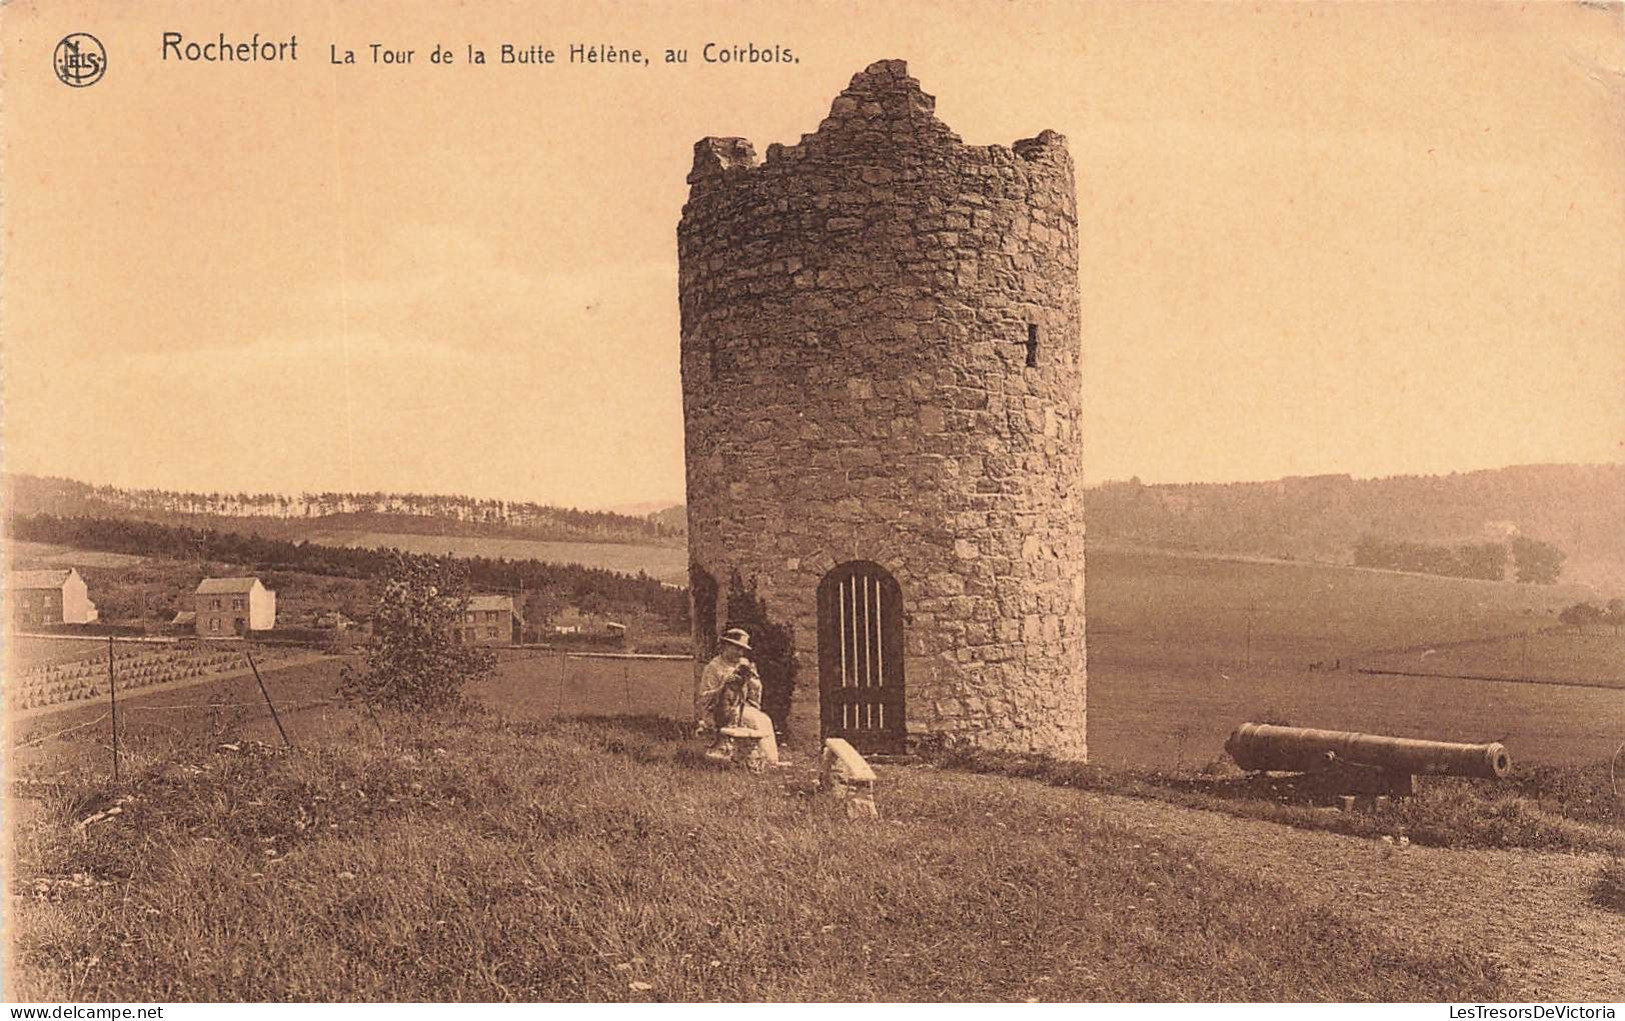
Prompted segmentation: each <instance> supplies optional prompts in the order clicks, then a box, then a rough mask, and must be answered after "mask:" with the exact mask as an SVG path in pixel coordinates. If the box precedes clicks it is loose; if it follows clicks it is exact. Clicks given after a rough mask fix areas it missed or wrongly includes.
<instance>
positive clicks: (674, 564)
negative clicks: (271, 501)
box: [308, 529, 688, 585]
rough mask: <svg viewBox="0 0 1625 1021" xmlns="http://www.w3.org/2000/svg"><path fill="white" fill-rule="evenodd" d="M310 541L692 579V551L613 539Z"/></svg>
mask: <svg viewBox="0 0 1625 1021" xmlns="http://www.w3.org/2000/svg"><path fill="white" fill-rule="evenodd" d="M308 539H309V541H311V542H314V543H320V544H322V545H325V546H349V547H353V548H357V549H369V548H375V547H380V546H389V547H394V548H395V549H399V550H404V551H406V552H408V553H435V554H447V553H449V554H452V555H454V556H460V557H493V558H494V557H506V558H508V559H510V560H541V561H544V562H547V563H553V564H579V565H580V566H582V567H596V568H601V569H603V570H606V571H619V572H620V573H622V574H637V573H638V572H640V571H641V572H643V573H644V574H647V575H648V576H649V577H651V578H654V579H656V580H658V581H663V582H667V583H669V584H672V585H687V584H688V551H687V550H686V549H685V548H683V547H682V546H644V545H633V544H630V543H611V542H544V541H542V540H538V539H506V538H500V537H494V536H483V535H425V534H419V533H412V532H351V531H344V530H336V529H322V530H313V531H311V532H310V534H309V536H308Z"/></svg>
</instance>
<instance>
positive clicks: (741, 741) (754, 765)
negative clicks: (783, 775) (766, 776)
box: [716, 727, 769, 773]
mask: <svg viewBox="0 0 1625 1021" xmlns="http://www.w3.org/2000/svg"><path fill="white" fill-rule="evenodd" d="M721 733H722V736H723V737H725V738H727V739H728V741H729V743H730V744H731V745H732V753H731V754H730V755H726V756H724V755H718V756H716V757H717V758H728V759H729V760H730V761H733V762H737V763H740V764H742V765H743V766H744V767H745V768H746V769H748V770H750V771H751V772H752V773H760V772H761V771H762V770H764V769H766V768H767V754H766V753H765V752H763V751H762V739H763V738H765V737H768V736H769V735H767V734H764V733H763V732H761V731H759V730H753V729H751V728H750V727H723V728H722V729H721Z"/></svg>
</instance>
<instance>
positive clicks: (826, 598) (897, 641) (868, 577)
mask: <svg viewBox="0 0 1625 1021" xmlns="http://www.w3.org/2000/svg"><path fill="white" fill-rule="evenodd" d="M818 691H819V714H820V719H821V721H822V731H823V735H822V736H824V737H840V738H845V739H846V740H847V741H849V742H851V744H852V747H854V748H856V749H857V750H858V751H860V752H901V751H902V750H903V735H904V729H903V722H904V715H903V711H904V702H903V693H904V687H903V590H902V588H901V587H900V586H899V585H898V584H897V581H896V580H895V579H893V578H892V576H891V575H890V574H888V573H887V572H886V569H885V568H883V567H881V566H880V565H879V564H875V563H871V562H869V561H867V560H854V561H850V562H848V563H845V564H841V565H840V566H838V567H836V568H835V569H833V570H831V571H830V572H829V573H828V574H826V575H825V576H824V580H823V581H821V582H819V584H818Z"/></svg>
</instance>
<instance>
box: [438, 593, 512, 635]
mask: <svg viewBox="0 0 1625 1021" xmlns="http://www.w3.org/2000/svg"><path fill="white" fill-rule="evenodd" d="M524 625H525V620H524V618H523V617H521V616H520V615H519V611H518V610H515V609H514V606H513V596H470V597H469V600H468V609H467V610H465V611H464V612H463V620H462V623H461V624H459V625H458V626H457V628H456V630H455V631H454V635H455V636H456V638H457V640H458V641H459V642H463V643H465V644H468V645H512V644H513V643H514V641H515V640H516V636H517V635H518V632H519V629H520V628H522V627H524Z"/></svg>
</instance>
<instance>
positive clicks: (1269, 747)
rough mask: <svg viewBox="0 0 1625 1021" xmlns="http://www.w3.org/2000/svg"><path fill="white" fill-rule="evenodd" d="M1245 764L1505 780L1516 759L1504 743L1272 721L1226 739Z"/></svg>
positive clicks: (1228, 747)
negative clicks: (1343, 766) (1283, 724)
mask: <svg viewBox="0 0 1625 1021" xmlns="http://www.w3.org/2000/svg"><path fill="white" fill-rule="evenodd" d="M1224 750H1225V751H1227V752H1229V753H1230V757H1231V758H1232V759H1235V760H1236V764H1237V765H1238V766H1240V767H1241V768H1242V769H1251V770H1280V771H1283V772H1293V773H1309V772H1314V771H1316V770H1320V769H1325V768H1327V766H1328V765H1331V764H1334V763H1342V764H1346V765H1353V766H1364V767H1367V768H1371V769H1381V770H1384V771H1387V772H1389V773H1436V774H1445V775H1449V776H1476V777H1481V778H1483V779H1486V780H1500V779H1502V778H1504V777H1505V776H1506V775H1507V773H1508V772H1510V771H1511V769H1512V758H1511V756H1509V755H1508V754H1507V750H1506V749H1505V748H1504V747H1502V746H1501V744H1500V743H1499V742H1496V741H1492V742H1490V743H1489V744H1456V743H1454V742H1451V741H1419V740H1416V739H1414V738H1408V737H1383V736H1381V735H1377V734H1355V733H1352V732H1350V731H1346V730H1306V729H1304V728H1302V727H1277V726H1275V725H1273V724H1269V723H1243V724H1242V725H1241V726H1239V727H1237V728H1236V730H1235V733H1233V734H1231V735H1230V739H1229V740H1228V741H1226V742H1225V743H1224Z"/></svg>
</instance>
